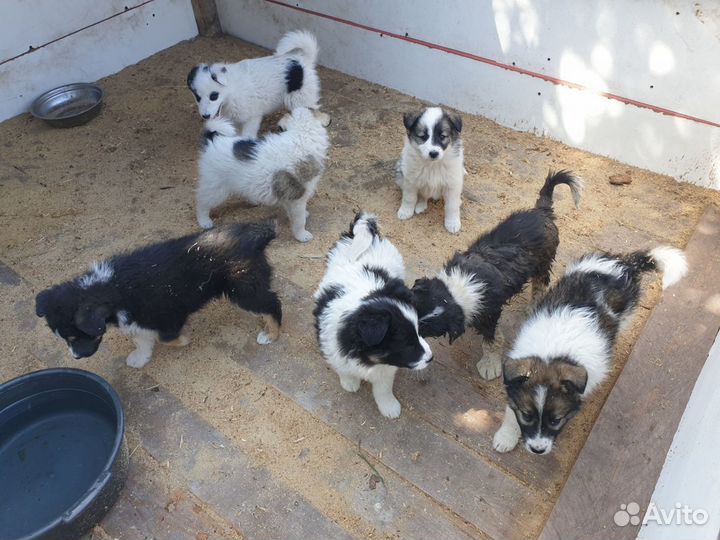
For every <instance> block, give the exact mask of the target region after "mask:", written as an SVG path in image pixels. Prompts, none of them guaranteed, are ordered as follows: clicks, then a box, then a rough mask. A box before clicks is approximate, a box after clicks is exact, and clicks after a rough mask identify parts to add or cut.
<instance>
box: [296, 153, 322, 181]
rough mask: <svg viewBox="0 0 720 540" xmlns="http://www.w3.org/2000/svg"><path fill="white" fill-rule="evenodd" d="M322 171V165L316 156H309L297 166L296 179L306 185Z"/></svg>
mask: <svg viewBox="0 0 720 540" xmlns="http://www.w3.org/2000/svg"><path fill="white" fill-rule="evenodd" d="M322 170H323V166H322V163H320V162H319V161H318V160H317V158H315V156H307V157H306V158H305V159H303V160H302V161H300V162H299V163H297V164H296V165H295V177H296V178H297V179H298V180H300V182H302V183H303V184H305V183H307V182H309V181H310V180H312V179H313V178H315V177H316V176H317V175H318V174H320V173H321V172H322Z"/></svg>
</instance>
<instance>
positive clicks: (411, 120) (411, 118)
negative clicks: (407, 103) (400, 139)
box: [403, 111, 424, 131]
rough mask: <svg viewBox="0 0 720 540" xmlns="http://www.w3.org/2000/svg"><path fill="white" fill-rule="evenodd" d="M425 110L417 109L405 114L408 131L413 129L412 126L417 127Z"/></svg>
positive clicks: (404, 118) (404, 119)
mask: <svg viewBox="0 0 720 540" xmlns="http://www.w3.org/2000/svg"><path fill="white" fill-rule="evenodd" d="M423 112H424V111H416V112H406V113H405V114H403V124H405V129H406V130H408V131H412V128H414V127H415V124H416V123H417V121H418V120H419V119H420V117H421V116H422V114H423Z"/></svg>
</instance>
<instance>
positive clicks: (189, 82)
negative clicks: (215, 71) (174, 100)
mask: <svg viewBox="0 0 720 540" xmlns="http://www.w3.org/2000/svg"><path fill="white" fill-rule="evenodd" d="M199 69H200V66H195V67H194V68H192V69H191V70H190V73H188V76H187V85H188V88H189V89H190V90H193V82H194V81H195V76H196V75H197V72H198V70H199ZM193 94H195V91H194V90H193ZM195 96H197V94H195Z"/></svg>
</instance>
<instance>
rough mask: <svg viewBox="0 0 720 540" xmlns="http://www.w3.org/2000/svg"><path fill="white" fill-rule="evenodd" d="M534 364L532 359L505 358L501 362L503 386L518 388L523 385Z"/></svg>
mask: <svg viewBox="0 0 720 540" xmlns="http://www.w3.org/2000/svg"><path fill="white" fill-rule="evenodd" d="M535 362H536V361H535V360H533V359H532V358H517V359H515V358H506V359H505V361H504V362H503V380H504V381H505V386H507V387H511V388H518V387H520V386H522V385H523V384H525V382H527V380H528V379H529V378H530V375H531V374H532V370H533V365H534V364H535Z"/></svg>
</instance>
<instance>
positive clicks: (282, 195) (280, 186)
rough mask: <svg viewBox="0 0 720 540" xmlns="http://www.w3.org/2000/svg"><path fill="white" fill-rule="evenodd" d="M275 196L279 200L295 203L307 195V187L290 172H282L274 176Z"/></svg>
mask: <svg viewBox="0 0 720 540" xmlns="http://www.w3.org/2000/svg"><path fill="white" fill-rule="evenodd" d="M272 190H273V194H275V196H276V197H277V198H278V199H284V200H286V201H295V200H297V199H299V198H300V197H302V196H303V195H304V194H305V186H304V185H303V184H302V182H300V180H298V178H297V177H296V176H295V175H294V174H292V173H291V172H290V171H286V170H282V171H278V172H276V173H275V174H273V177H272Z"/></svg>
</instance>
